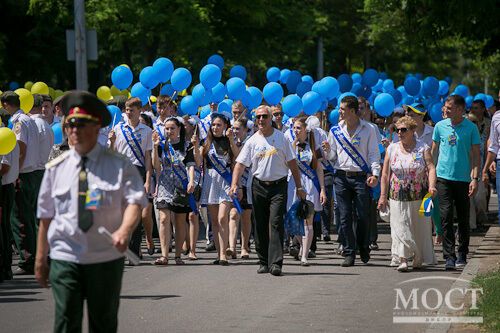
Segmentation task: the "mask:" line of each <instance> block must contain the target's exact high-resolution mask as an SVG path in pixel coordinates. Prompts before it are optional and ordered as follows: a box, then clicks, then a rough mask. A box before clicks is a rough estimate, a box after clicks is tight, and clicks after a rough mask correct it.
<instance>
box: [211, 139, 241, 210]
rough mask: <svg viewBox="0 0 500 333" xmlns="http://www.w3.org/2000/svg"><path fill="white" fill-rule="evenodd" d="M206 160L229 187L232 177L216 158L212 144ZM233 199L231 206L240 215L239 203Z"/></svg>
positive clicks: (235, 198)
mask: <svg viewBox="0 0 500 333" xmlns="http://www.w3.org/2000/svg"><path fill="white" fill-rule="evenodd" d="M207 157H208V159H209V160H210V163H212V166H213V167H214V169H215V171H217V173H218V174H219V175H220V176H221V177H222V179H224V180H225V181H226V183H228V184H229V186H231V181H232V178H233V176H232V175H231V172H230V171H229V168H227V167H226V166H225V165H224V164H223V163H222V162H221V160H219V158H218V157H217V154H216V152H215V148H214V144H213V143H212V146H211V147H210V151H209V152H208V154H207ZM232 198H233V205H234V207H235V208H236V210H237V211H238V213H240V214H241V212H242V211H243V210H242V209H241V205H240V201H239V200H238V198H237V197H236V196H232Z"/></svg>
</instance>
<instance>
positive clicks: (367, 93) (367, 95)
mask: <svg viewBox="0 0 500 333" xmlns="http://www.w3.org/2000/svg"><path fill="white" fill-rule="evenodd" d="M371 95H372V88H370V87H367V86H363V90H362V91H361V96H363V97H364V98H366V99H368V98H370V96H371ZM358 96H359V95H358Z"/></svg>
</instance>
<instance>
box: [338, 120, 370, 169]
mask: <svg viewBox="0 0 500 333" xmlns="http://www.w3.org/2000/svg"><path fill="white" fill-rule="evenodd" d="M330 131H331V132H332V134H333V136H334V137H335V139H336V140H337V142H338V143H339V145H340V147H342V149H344V151H345V152H346V153H347V155H349V157H350V158H351V159H352V160H353V161H354V163H356V165H357V166H358V167H359V168H360V169H361V170H363V171H364V172H366V173H371V170H370V167H369V166H368V164H367V163H366V161H365V159H364V158H363V156H361V154H360V153H359V151H358V150H357V149H356V147H354V146H353V145H352V143H351V142H350V141H349V140H347V138H346V137H345V135H344V133H342V130H341V129H340V126H338V125H337V126H333V127H332V129H331V130H330Z"/></svg>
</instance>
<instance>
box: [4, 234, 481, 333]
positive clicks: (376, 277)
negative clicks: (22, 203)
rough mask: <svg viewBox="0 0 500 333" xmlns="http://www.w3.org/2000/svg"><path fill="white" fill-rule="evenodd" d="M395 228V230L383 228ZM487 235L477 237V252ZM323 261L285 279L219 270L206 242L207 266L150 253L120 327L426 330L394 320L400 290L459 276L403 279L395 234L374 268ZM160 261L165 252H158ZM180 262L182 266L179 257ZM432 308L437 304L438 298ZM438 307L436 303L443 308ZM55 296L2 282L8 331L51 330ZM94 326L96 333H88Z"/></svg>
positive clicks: (130, 278)
mask: <svg viewBox="0 0 500 333" xmlns="http://www.w3.org/2000/svg"><path fill="white" fill-rule="evenodd" d="M381 227H382V229H383V230H385V231H386V232H387V225H383V224H382V225H381ZM480 239H481V237H480V235H475V236H473V237H472V239H471V244H472V246H471V253H473V251H474V249H475V248H476V246H477V244H478V242H479V241H480ZM318 245H319V249H318V252H317V254H318V257H317V258H316V259H312V260H311V261H310V262H311V264H312V265H311V266H310V267H301V266H300V265H299V264H298V262H297V261H294V260H293V258H291V257H289V256H287V259H286V260H285V266H284V275H283V276H281V277H273V276H271V275H270V274H265V275H257V274H256V270H257V268H258V266H257V265H256V263H257V261H256V256H255V252H253V253H252V255H251V260H249V261H241V260H234V261H232V262H231V265H230V266H228V267H222V266H214V265H212V264H211V263H212V260H213V259H214V256H215V254H213V253H205V252H204V251H203V250H202V248H203V244H202V242H200V243H199V246H200V250H199V253H200V255H199V257H200V260H198V261H197V262H188V263H187V264H186V265H184V266H175V265H171V266H167V267H156V266H153V265H151V261H152V258H151V257H149V256H147V255H145V260H144V261H143V262H142V264H141V266H138V267H127V268H126V272H125V274H124V280H123V288H122V296H121V307H120V319H119V330H120V331H121V332H140V331H143V332H196V331H204V332H264V331H287V332H324V331H329V332H385V333H388V332H401V331H404V332H421V331H423V330H425V328H426V326H425V325H422V324H411V325H409V324H393V308H394V307H395V300H396V292H395V291H394V288H396V287H398V284H399V283H401V282H404V281H406V280H409V279H412V278H415V277H426V276H427V277H428V276H441V277H442V276H445V277H453V278H457V277H459V275H460V272H458V271H457V272H445V271H444V270H443V262H442V259H441V252H440V248H439V249H438V252H439V253H438V258H439V259H440V264H439V266H436V267H432V268H428V269H426V270H424V271H415V272H409V273H399V272H397V271H395V270H394V269H392V268H390V267H388V264H389V262H390V250H389V249H390V235H388V234H387V233H385V234H382V235H381V236H380V241H379V245H380V246H381V250H379V251H376V252H372V260H371V261H370V263H369V265H364V264H362V263H361V262H360V261H359V262H356V266H355V267H349V268H342V267H340V263H341V262H342V258H341V257H340V256H338V255H335V254H333V248H334V244H333V243H329V244H326V243H324V242H318ZM155 256H158V255H155ZM172 262H173V260H172ZM452 283H453V281H450V280H433V281H430V282H429V281H427V282H415V283H414V284H412V286H416V287H423V286H426V287H430V286H432V287H434V288H437V289H439V290H447V289H448V288H449V287H450V286H451V284H452ZM431 303H432V302H431ZM434 304H435V303H434ZM52 318H53V300H52V295H51V294H50V290H45V289H42V288H39V287H38V286H37V284H36V281H35V280H34V279H33V277H31V276H28V277H19V278H16V279H15V280H14V281H8V282H5V283H3V284H0V325H1V326H0V327H1V328H0V331H1V332H49V331H51V329H52ZM85 330H87V329H86V328H85Z"/></svg>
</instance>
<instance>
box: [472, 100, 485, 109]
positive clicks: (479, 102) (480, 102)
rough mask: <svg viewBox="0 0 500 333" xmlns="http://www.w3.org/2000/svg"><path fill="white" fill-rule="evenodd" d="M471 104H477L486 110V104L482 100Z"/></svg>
mask: <svg viewBox="0 0 500 333" xmlns="http://www.w3.org/2000/svg"><path fill="white" fill-rule="evenodd" d="M472 104H479V105H480V106H481V108H483V109H486V104H484V101H483V100H482V99H476V100H475V101H473V102H472Z"/></svg>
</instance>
